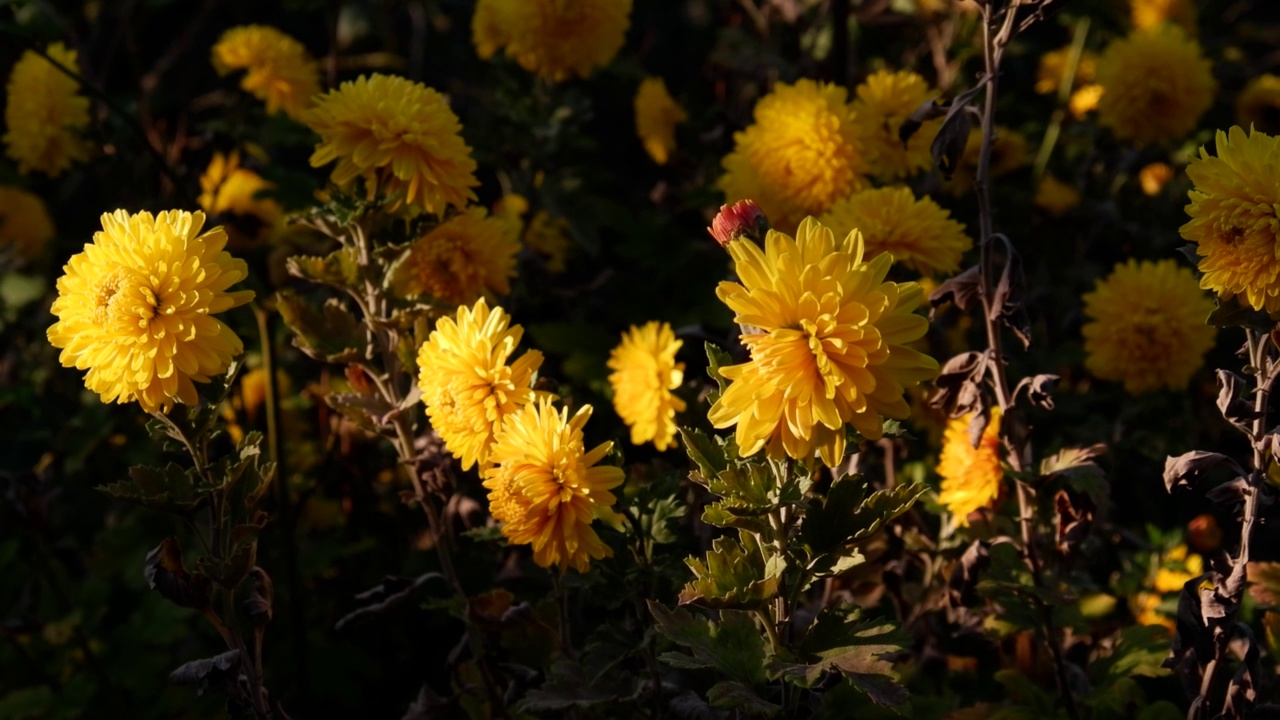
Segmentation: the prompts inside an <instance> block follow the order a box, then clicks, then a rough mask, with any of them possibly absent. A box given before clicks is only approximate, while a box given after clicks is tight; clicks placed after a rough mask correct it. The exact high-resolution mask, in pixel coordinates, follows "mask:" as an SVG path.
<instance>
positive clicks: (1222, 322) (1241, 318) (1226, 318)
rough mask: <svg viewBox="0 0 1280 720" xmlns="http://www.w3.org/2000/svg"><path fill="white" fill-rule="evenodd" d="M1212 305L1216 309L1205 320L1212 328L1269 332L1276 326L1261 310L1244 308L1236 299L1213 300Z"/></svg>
mask: <svg viewBox="0 0 1280 720" xmlns="http://www.w3.org/2000/svg"><path fill="white" fill-rule="evenodd" d="M1214 303H1215V305H1216V307H1215V308H1214V310H1213V312H1211V313H1209V317H1208V318H1207V319H1205V322H1206V323H1207V324H1209V325H1212V326H1214V327H1242V328H1253V329H1254V330H1260V331H1262V332H1271V330H1272V329H1273V328H1275V326H1276V321H1275V320H1272V319H1271V316H1270V315H1268V314H1267V313H1265V312H1263V311H1261V310H1254V309H1253V308H1251V307H1246V306H1245V305H1243V304H1241V303H1240V301H1239V299H1238V298H1232V299H1231V300H1223V299H1222V298H1215V299H1214Z"/></svg>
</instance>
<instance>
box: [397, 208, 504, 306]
mask: <svg viewBox="0 0 1280 720" xmlns="http://www.w3.org/2000/svg"><path fill="white" fill-rule="evenodd" d="M518 252H520V243H519V242H518V241H517V240H516V239H515V238H513V237H512V236H511V234H510V233H509V232H508V229H507V226H506V224H504V223H503V221H502V220H499V219H498V218H493V217H489V214H488V213H487V212H485V209H484V208H482V207H472V208H469V209H468V210H467V211H466V212H463V213H459V214H457V215H454V216H453V217H451V218H449V219H448V220H446V221H445V222H443V223H441V224H440V225H437V226H436V227H434V228H432V229H431V230H430V231H429V232H428V233H427V234H426V235H423V236H422V237H420V238H418V239H417V240H415V241H413V244H412V245H410V246H409V250H408V254H407V255H406V256H405V259H404V261H403V262H401V263H400V265H399V266H398V267H397V268H396V272H395V275H394V276H393V277H392V286H393V287H394V288H395V290H396V292H397V293H399V294H400V295H401V296H403V297H417V296H418V295H423V294H427V295H430V296H431V297H434V298H436V299H438V300H443V301H444V302H446V303H449V304H451V305H469V304H471V303H473V302H475V301H476V300H477V299H478V298H480V297H481V296H483V297H487V298H489V299H493V297H494V296H495V295H506V294H508V293H510V292H511V278H513V277H515V276H516V253H518Z"/></svg>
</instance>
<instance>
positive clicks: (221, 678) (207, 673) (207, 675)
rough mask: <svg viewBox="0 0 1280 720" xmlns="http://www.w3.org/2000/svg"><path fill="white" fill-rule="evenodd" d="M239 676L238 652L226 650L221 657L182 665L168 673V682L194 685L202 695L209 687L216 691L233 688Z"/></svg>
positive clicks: (216, 656)
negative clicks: (216, 689)
mask: <svg viewBox="0 0 1280 720" xmlns="http://www.w3.org/2000/svg"><path fill="white" fill-rule="evenodd" d="M239 674H240V651H239V650H228V651H226V652H224V653H222V654H221V655H215V656H213V657H211V658H204V659H203V660H192V661H191V662H189V663H184V664H182V665H181V666H179V667H178V669H177V670H174V671H173V672H171V673H169V682H170V683H172V684H174V685H195V686H196V692H197V693H199V694H201V695H203V694H204V691H205V690H207V689H208V688H209V687H210V686H212V687H215V688H218V689H229V688H230V687H234V685H235V682H236V678H237V677H238V676H239Z"/></svg>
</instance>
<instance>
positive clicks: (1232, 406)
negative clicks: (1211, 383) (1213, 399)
mask: <svg viewBox="0 0 1280 720" xmlns="http://www.w3.org/2000/svg"><path fill="white" fill-rule="evenodd" d="M1244 391H1245V379H1244V378H1242V377H1240V376H1239V375H1236V374H1235V373H1233V372H1231V371H1230V370H1221V369H1219V370H1218V411H1219V412H1221V413H1222V417H1223V418H1224V419H1226V421H1227V422H1229V423H1231V424H1232V425H1234V426H1235V427H1236V428H1237V429H1238V430H1240V432H1243V433H1245V434H1246V435H1248V434H1251V433H1252V432H1253V429H1252V428H1251V427H1250V426H1249V425H1250V423H1252V422H1253V420H1254V419H1255V418H1257V417H1258V413H1257V411H1255V410H1254V409H1253V406H1252V405H1250V404H1249V402H1248V401H1246V400H1244V399H1243V398H1242V397H1241V396H1242V395H1243V394H1244Z"/></svg>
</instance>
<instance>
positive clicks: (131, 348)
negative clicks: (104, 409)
mask: <svg viewBox="0 0 1280 720" xmlns="http://www.w3.org/2000/svg"><path fill="white" fill-rule="evenodd" d="M204 219H205V218H204V213H202V212H195V213H189V212H184V211H181V210H170V211H167V212H162V213H160V214H159V215H158V216H152V215H151V213H148V212H140V213H138V214H136V215H130V214H129V213H127V212H125V211H124V210H117V211H116V212H115V213H114V214H110V215H103V216H102V230H101V231H100V232H96V233H94V235H93V243H92V244H88V245H85V246H84V252H82V253H78V254H76V255H73V256H71V259H70V260H69V261H67V264H66V266H65V267H64V268H63V270H64V271H65V274H64V275H63V276H62V277H60V278H58V298H57V299H56V300H54V301H53V308H52V310H51V311H52V312H53V314H54V315H55V316H56V317H57V318H58V321H57V322H55V323H54V324H53V326H52V327H50V328H49V342H50V343H52V344H53V346H54V347H56V348H61V349H62V354H61V356H60V357H59V359H60V360H61V361H62V365H63V366H64V367H75V368H76V369H78V370H88V371H89V372H88V373H87V374H86V375H85V386H86V387H88V388H89V389H90V390H92V391H94V392H96V393H98V395H99V396H101V398H102V402H105V403H109V402H112V401H115V402H119V403H126V402H133V401H134V400H137V401H138V404H139V405H141V406H142V409H143V410H145V411H147V412H168V411H169V409H170V408H172V407H173V404H174V402H175V401H176V402H181V403H184V404H187V405H195V404H196V403H197V402H199V397H198V395H197V394H196V387H195V384H194V383H195V382H208V381H209V378H210V377H212V376H214V375H217V374H219V373H222V372H223V371H225V370H226V369H227V367H228V366H229V365H230V364H231V360H232V359H233V358H234V357H235V356H237V355H239V354H240V353H242V352H243V351H244V346H243V344H242V343H241V342H240V338H239V337H237V336H236V334H235V333H234V332H232V330H231V328H229V327H227V326H226V324H224V323H223V322H222V321H221V320H218V319H217V318H215V317H213V316H214V315H215V314H216V313H220V312H225V311H227V310H230V309H231V308H233V307H236V306H239V305H243V304H245V303H247V302H249V301H250V300H252V299H253V291H252V290H239V291H236V292H228V288H230V287H231V286H232V285H234V284H235V283H237V282H239V281H241V280H243V279H244V278H245V277H246V276H247V275H248V268H247V267H246V265H245V263H244V261H243V260H237V259H235V258H232V257H231V256H230V255H229V254H227V253H226V252H224V251H223V247H225V246H226V244H227V234H226V233H225V232H223V231H222V228H218V227H216V228H213V229H212V230H209V231H208V232H205V233H203V234H201V232H200V230H201V228H203V227H204Z"/></svg>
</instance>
